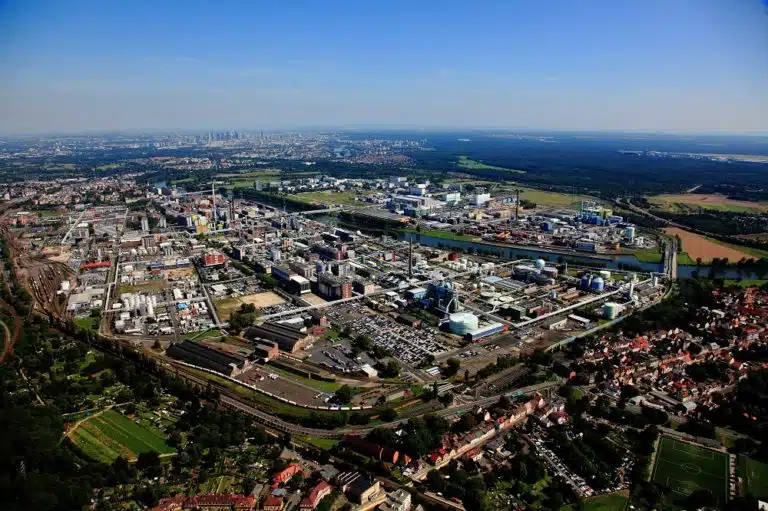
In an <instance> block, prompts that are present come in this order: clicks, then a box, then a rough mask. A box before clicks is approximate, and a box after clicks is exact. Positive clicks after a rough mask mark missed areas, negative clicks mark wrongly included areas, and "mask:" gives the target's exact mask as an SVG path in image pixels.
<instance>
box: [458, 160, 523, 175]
mask: <svg viewBox="0 0 768 511" xmlns="http://www.w3.org/2000/svg"><path fill="white" fill-rule="evenodd" d="M459 167H461V168H463V169H469V170H505V171H507V172H512V173H514V174H525V171H524V170H518V169H508V168H506V167H496V166H494V165H487V164H485V163H483V162H481V161H476V160H470V159H469V158H467V157H466V156H459Z"/></svg>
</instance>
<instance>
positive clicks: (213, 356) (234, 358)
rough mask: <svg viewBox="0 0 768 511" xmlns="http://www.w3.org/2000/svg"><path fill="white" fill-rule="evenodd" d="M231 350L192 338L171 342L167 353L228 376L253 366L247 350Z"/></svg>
mask: <svg viewBox="0 0 768 511" xmlns="http://www.w3.org/2000/svg"><path fill="white" fill-rule="evenodd" d="M241 350H242V348H241V349H240V350H238V351H236V352H229V351H225V350H223V349H217V348H214V347H212V346H210V345H208V344H203V343H198V342H194V341H190V340H186V341H182V342H177V343H173V344H171V346H170V347H169V348H168V351H167V354H168V355H169V356H171V357H173V358H176V359H179V360H182V361H184V362H187V363H188V364H192V365H196V366H200V367H205V368H207V369H210V370H212V371H216V372H217V373H221V374H226V375H227V376H236V375H238V374H240V373H242V372H244V371H247V370H248V369H250V368H251V360H250V357H251V354H252V352H250V351H247V352H245V353H243V352H241Z"/></svg>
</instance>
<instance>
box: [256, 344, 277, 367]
mask: <svg viewBox="0 0 768 511" xmlns="http://www.w3.org/2000/svg"><path fill="white" fill-rule="evenodd" d="M253 342H254V343H255V346H254V347H253V355H254V357H257V358H260V359H262V360H263V361H264V362H269V361H270V360H273V359H275V358H277V356H278V355H280V348H279V347H278V346H277V343H274V342H270V341H265V340H262V339H254V341H253Z"/></svg>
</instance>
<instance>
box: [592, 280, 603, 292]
mask: <svg viewBox="0 0 768 511" xmlns="http://www.w3.org/2000/svg"><path fill="white" fill-rule="evenodd" d="M589 288H590V289H591V290H592V291H595V292H597V293H602V292H603V290H604V289H605V281H604V280H603V278H602V277H595V278H594V279H592V282H591V283H590V284H589Z"/></svg>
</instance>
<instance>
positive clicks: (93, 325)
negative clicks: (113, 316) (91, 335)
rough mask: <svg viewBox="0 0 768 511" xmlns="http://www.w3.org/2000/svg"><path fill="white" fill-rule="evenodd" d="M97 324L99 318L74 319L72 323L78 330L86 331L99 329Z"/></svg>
mask: <svg viewBox="0 0 768 511" xmlns="http://www.w3.org/2000/svg"><path fill="white" fill-rule="evenodd" d="M99 322H100V318H92V317H90V316H88V317H85V318H75V319H74V323H75V324H76V325H77V326H79V327H80V328H84V329H86V330H94V331H95V330H98V329H99Z"/></svg>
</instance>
